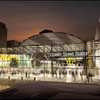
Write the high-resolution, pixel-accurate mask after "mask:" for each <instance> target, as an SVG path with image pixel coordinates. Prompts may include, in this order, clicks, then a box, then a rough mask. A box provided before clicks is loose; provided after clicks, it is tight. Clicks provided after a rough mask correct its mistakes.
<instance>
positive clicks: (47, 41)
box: [22, 32, 83, 45]
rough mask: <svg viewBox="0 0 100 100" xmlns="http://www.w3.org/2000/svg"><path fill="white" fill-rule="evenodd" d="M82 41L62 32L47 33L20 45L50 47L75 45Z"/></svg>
mask: <svg viewBox="0 0 100 100" xmlns="http://www.w3.org/2000/svg"><path fill="white" fill-rule="evenodd" d="M77 43H83V41H82V40H81V39H80V38H78V37H76V36H74V35H73V34H68V33H64V32H49V33H41V34H38V35H35V36H32V37H29V38H28V39H26V40H24V41H23V42H22V45H51V44H77Z"/></svg>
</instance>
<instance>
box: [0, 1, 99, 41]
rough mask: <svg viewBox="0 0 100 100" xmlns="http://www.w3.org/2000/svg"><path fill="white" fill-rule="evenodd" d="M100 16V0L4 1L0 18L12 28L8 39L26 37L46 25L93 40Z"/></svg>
mask: <svg viewBox="0 0 100 100" xmlns="http://www.w3.org/2000/svg"><path fill="white" fill-rule="evenodd" d="M99 16H100V2H86V1H85V2H73V1H71V2H68V1H62V2H61V1H44V2H43V1H41V2H40V1H5V2H4V1H0V21H1V22H4V23H5V24H6V26H7V28H8V40H19V41H22V40H24V39H26V38H27V37H29V36H32V35H33V34H37V33H39V32H40V31H42V30H43V29H51V30H54V31H56V32H66V33H73V34H75V35H77V36H78V37H81V38H82V39H83V40H90V39H92V38H93V37H94V34H95V29H96V23H97V19H98V18H99Z"/></svg>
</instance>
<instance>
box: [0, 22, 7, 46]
mask: <svg viewBox="0 0 100 100" xmlns="http://www.w3.org/2000/svg"><path fill="white" fill-rule="evenodd" d="M6 42H7V27H6V25H5V24H4V23H2V22H0V47H6Z"/></svg>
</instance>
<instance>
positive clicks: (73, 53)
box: [47, 51, 87, 57]
mask: <svg viewBox="0 0 100 100" xmlns="http://www.w3.org/2000/svg"><path fill="white" fill-rule="evenodd" d="M47 55H48V57H75V56H76V57H78V56H79V57H84V56H86V55H87V52H85V51H67V52H51V53H48V54H47Z"/></svg>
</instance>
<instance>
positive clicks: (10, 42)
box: [7, 40, 20, 47]
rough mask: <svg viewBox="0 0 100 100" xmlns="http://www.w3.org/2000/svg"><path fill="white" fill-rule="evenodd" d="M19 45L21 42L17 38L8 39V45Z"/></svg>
mask: <svg viewBox="0 0 100 100" xmlns="http://www.w3.org/2000/svg"><path fill="white" fill-rule="evenodd" d="M19 45H20V42H18V41H16V40H9V41H7V47H18V46H19Z"/></svg>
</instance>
